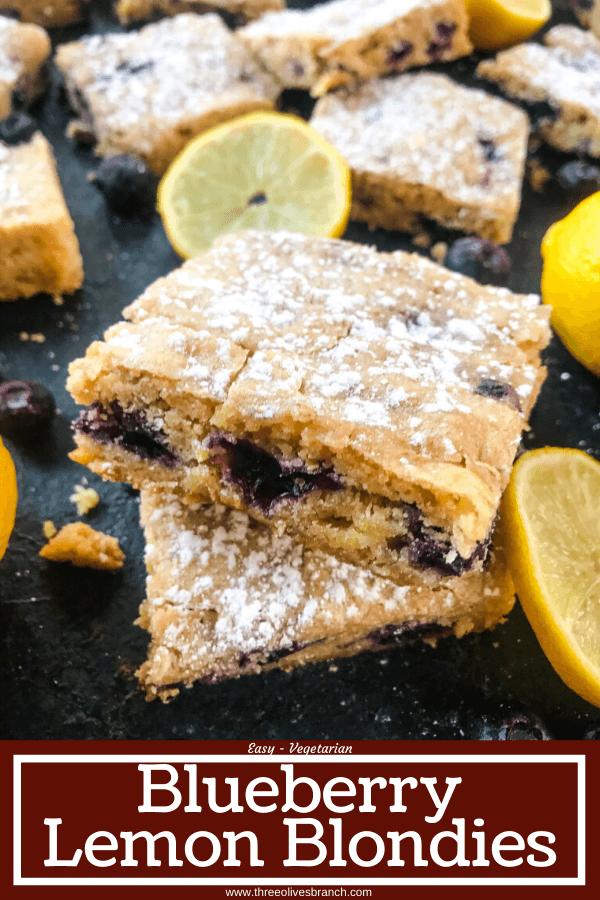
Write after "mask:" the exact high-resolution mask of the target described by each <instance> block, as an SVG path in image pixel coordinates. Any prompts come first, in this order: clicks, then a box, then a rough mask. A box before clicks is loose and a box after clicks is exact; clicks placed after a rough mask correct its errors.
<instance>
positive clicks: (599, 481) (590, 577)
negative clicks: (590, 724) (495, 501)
mask: <svg viewBox="0 0 600 900" xmlns="http://www.w3.org/2000/svg"><path fill="white" fill-rule="evenodd" d="M502 505H503V510H502V521H503V523H504V532H505V541H506V546H507V550H508V553H507V558H508V565H509V569H510V572H511V575H512V578H513V581H514V584H515V589H516V592H517V595H518V597H519V600H520V601H521V606H522V607H523V609H524V611H525V614H526V616H527V618H528V619H529V622H530V624H531V627H532V628H533V630H534V631H535V633H536V636H537V638H538V640H539V642H540V644H541V646H542V649H543V651H544V653H545V654H546V656H547V657H548V659H549V660H550V663H551V664H552V666H553V667H554V669H555V670H556V672H557V673H558V674H559V675H560V677H561V678H562V680H563V681H564V682H565V684H567V685H568V686H569V687H570V688H571V689H572V690H574V691H575V692H576V693H578V694H579V695H580V696H581V697H583V698H584V699H585V700H588V701H589V702H590V703H593V704H594V705H595V706H600V463H598V462H596V460H594V459H593V458H592V457H591V456H588V454H586V453H583V451H581V450H568V449H563V448H557V447H545V448H543V449H541V450H532V451H530V452H529V453H525V454H523V456H521V457H520V459H519V460H518V461H517V463H516V464H515V467H514V469H513V472H512V476H511V479H510V483H509V486H508V488H507V490H506V492H505V495H504V498H503V501H502Z"/></svg>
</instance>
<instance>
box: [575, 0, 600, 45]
mask: <svg viewBox="0 0 600 900" xmlns="http://www.w3.org/2000/svg"><path fill="white" fill-rule="evenodd" d="M571 6H572V7H573V11H574V13H575V15H576V16H577V18H578V19H579V21H580V22H581V24H582V25H583V26H585V28H591V29H592V31H593V32H594V34H595V35H597V37H599V38H600V0H571Z"/></svg>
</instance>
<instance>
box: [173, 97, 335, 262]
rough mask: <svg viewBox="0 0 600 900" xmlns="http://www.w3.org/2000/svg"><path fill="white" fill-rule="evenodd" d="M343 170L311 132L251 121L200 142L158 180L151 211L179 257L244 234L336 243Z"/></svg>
mask: <svg viewBox="0 0 600 900" xmlns="http://www.w3.org/2000/svg"><path fill="white" fill-rule="evenodd" d="M350 198H351V192H350V170H349V168H348V166H347V164H346V163H345V162H344V160H343V159H342V157H341V156H340V154H339V153H338V152H337V150H336V149H335V148H334V147H332V146H331V145H330V144H328V143H327V141H325V140H324V139H323V138H322V137H321V136H320V135H319V134H317V133H316V131H314V130H313V129H312V128H311V127H310V125H307V124H306V122H304V121H303V120H302V119H299V118H297V117H296V116H290V115H285V114H283V113H269V112H265V113H252V114H250V115H248V116H242V117H241V118H239V119H234V120H233V121H231V122H226V123H225V124H224V125H218V126H217V127H216V128H212V129H211V130H210V131H207V132H205V133H204V134H201V135H200V136H199V137H197V138H195V139H194V140H193V141H191V143H189V144H188V145H187V147H185V148H184V149H183V150H182V152H181V153H180V154H179V156H178V157H177V158H176V159H175V160H174V162H173V163H172V164H171V166H170V168H169V169H168V171H167V173H166V174H165V176H164V177H163V179H162V181H161V183H160V185H159V189H158V210H159V212H160V215H161V217H162V220H163V223H164V226H165V230H166V232H167V236H168V238H169V240H170V242H171V244H172V245H173V247H174V248H175V250H176V251H177V252H178V253H179V254H180V256H183V257H186V258H188V257H190V256H195V255H196V254H197V253H201V252H202V251H204V250H207V249H208V248H209V247H210V246H211V244H212V242H213V241H214V239H215V238H216V237H219V235H222V234H226V233H228V232H231V231H244V230H245V229H249V228H258V229H265V230H269V231H280V230H286V231H296V232H301V233H303V234H311V235H320V236H323V237H339V235H340V234H342V232H343V231H344V229H345V227H346V222H347V221H348V214H349V212H350Z"/></svg>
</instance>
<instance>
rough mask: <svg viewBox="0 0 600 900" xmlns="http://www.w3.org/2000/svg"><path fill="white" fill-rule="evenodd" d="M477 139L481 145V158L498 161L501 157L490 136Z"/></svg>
mask: <svg viewBox="0 0 600 900" xmlns="http://www.w3.org/2000/svg"><path fill="white" fill-rule="evenodd" d="M477 141H478V142H479V144H480V146H481V149H482V152H483V158H484V159H485V161H486V162H498V161H499V160H501V159H502V154H501V153H500V151H499V150H498V145H497V144H496V141H494V140H493V139H492V138H477Z"/></svg>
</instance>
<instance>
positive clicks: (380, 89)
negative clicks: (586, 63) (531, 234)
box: [311, 72, 529, 205]
mask: <svg viewBox="0 0 600 900" xmlns="http://www.w3.org/2000/svg"><path fill="white" fill-rule="evenodd" d="M311 125H312V126H313V127H314V128H316V130H317V131H319V132H320V133H321V134H322V135H323V136H324V137H325V138H326V139H327V140H329V141H330V142H331V143H333V144H334V145H335V146H336V147H337V149H338V150H339V151H340V153H341V154H342V156H343V157H344V158H345V159H346V161H347V162H348V164H349V165H350V167H351V168H352V169H353V171H354V172H356V173H361V172H370V173H374V174H378V175H388V176H390V177H393V178H394V179H399V180H401V181H402V182H406V183H410V184H425V185H427V186H428V187H430V188H433V189H436V190H439V191H441V192H443V194H444V196H445V197H452V198H454V199H456V200H459V201H463V202H466V203H480V204H482V205H486V204H490V203H493V202H495V201H501V200H502V199H504V198H506V197H507V196H508V197H511V198H512V197H516V198H517V199H516V202H517V203H518V197H519V195H520V190H521V180H522V175H523V167H524V164H525V154H526V146H527V137H528V134H529V120H528V118H527V116H526V115H525V113H523V112H522V111H521V110H520V109H517V108H516V107H515V106H513V105H512V104H510V103H508V102H506V101H505V100H499V99H497V98H495V97H490V95H489V94H486V93H485V92H484V91H480V90H473V89H469V88H464V87H461V86H460V85H458V84H455V83H454V82H453V81H451V80H450V79H449V78H447V77H446V76H445V75H437V74H432V73H428V72H422V73H419V74H418V75H402V76H400V77H398V78H394V79H380V80H373V81H371V82H368V83H367V84H365V85H363V86H362V87H361V88H359V89H358V90H356V91H354V92H352V93H349V94H344V93H342V92H340V93H338V94H332V95H330V96H327V97H324V98H322V99H321V100H320V101H319V102H318V103H317V106H316V107H315V111H314V113H313V116H312V119H311Z"/></svg>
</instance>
